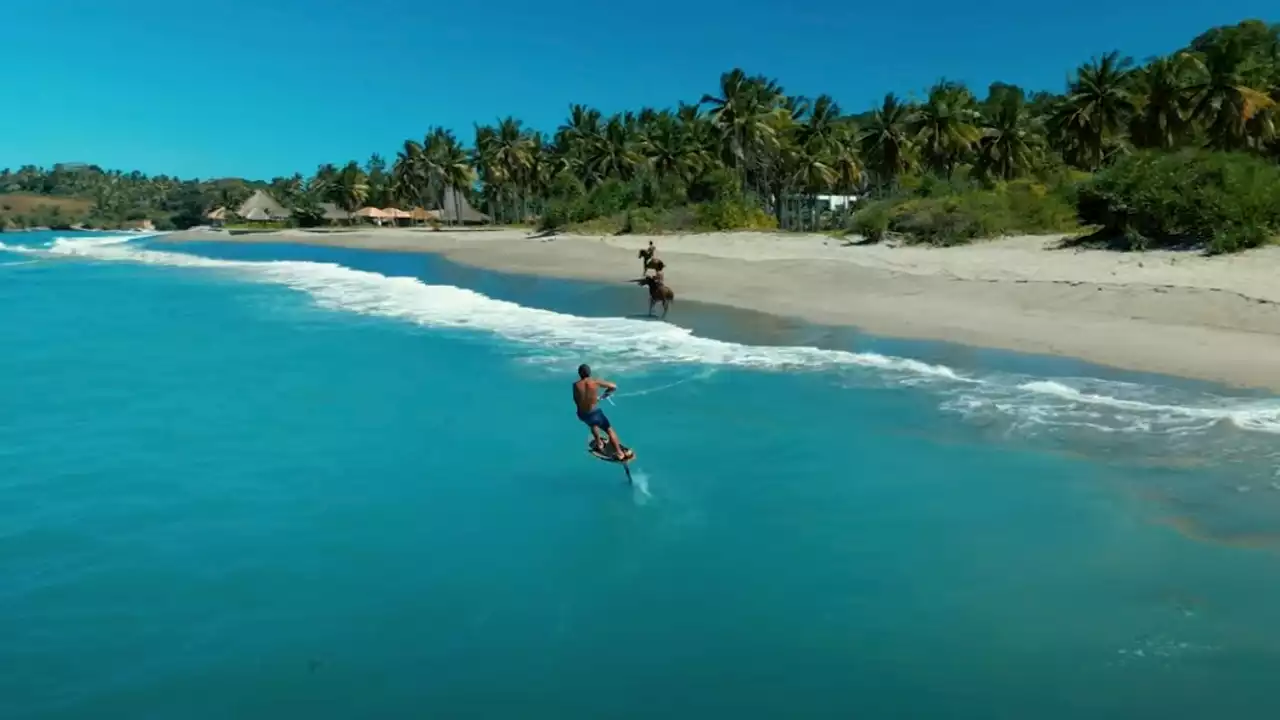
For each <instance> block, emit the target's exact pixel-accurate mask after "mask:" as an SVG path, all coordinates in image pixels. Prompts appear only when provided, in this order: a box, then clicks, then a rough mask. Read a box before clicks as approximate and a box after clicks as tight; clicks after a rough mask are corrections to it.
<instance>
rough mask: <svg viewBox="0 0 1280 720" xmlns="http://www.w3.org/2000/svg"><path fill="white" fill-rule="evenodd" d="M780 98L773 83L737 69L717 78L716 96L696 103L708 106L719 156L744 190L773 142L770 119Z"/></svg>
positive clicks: (776, 109)
mask: <svg viewBox="0 0 1280 720" xmlns="http://www.w3.org/2000/svg"><path fill="white" fill-rule="evenodd" d="M784 98H785V96H784V95H783V93H782V88H780V87H779V86H778V84H777V83H775V82H774V81H772V80H768V79H766V78H764V77H759V76H757V77H754V78H748V77H747V75H746V73H745V72H743V71H742V69H741V68H734V69H733V70H731V71H729V72H727V73H725V74H723V75H721V76H720V95H718V96H716V95H703V96H702V101H701V103H700V104H704V105H706V104H709V105H710V106H711V111H710V113H709V116H710V118H711V122H712V123H713V124H714V125H715V126H716V127H717V128H718V129H719V130H720V134H721V150H722V152H721V156H722V158H723V159H724V160H725V162H726V164H728V165H730V166H731V167H733V169H734V170H735V171H737V173H738V176H739V180H740V182H741V184H742V188H743V190H744V191H745V190H746V189H747V187H748V182H747V180H748V178H747V174H748V172H749V171H750V170H752V169H756V168H759V167H760V164H761V163H760V156H761V154H763V153H764V152H767V150H768V148H769V147H770V145H771V144H772V143H773V142H774V141H775V138H774V137H773V133H774V129H773V125H772V124H771V123H770V119H771V118H772V117H776V114H777V112H778V111H779V110H781V105H782V102H783V100H784ZM764 182H766V183H767V179H765V180H764Z"/></svg>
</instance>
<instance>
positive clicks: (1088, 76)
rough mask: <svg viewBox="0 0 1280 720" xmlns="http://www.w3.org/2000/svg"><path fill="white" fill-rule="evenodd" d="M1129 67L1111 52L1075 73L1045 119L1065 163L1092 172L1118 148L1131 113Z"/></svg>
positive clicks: (1126, 62)
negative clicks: (1064, 93)
mask: <svg viewBox="0 0 1280 720" xmlns="http://www.w3.org/2000/svg"><path fill="white" fill-rule="evenodd" d="M1132 65H1133V60H1132V59H1131V58H1128V57H1123V58H1122V57H1121V56H1120V54H1119V53H1118V52H1115V51H1112V52H1110V53H1107V54H1106V55H1103V56H1102V58H1101V59H1095V60H1092V61H1090V62H1089V63H1087V64H1085V65H1082V66H1080V68H1079V69H1077V70H1076V78H1075V80H1073V81H1072V82H1071V83H1070V87H1069V90H1068V93H1067V95H1066V97H1064V98H1063V99H1062V100H1061V101H1060V102H1059V103H1058V104H1057V106H1056V107H1055V108H1054V109H1053V111H1052V113H1051V115H1050V118H1049V131H1050V133H1051V135H1052V137H1053V138H1054V140H1055V141H1056V142H1057V143H1058V145H1059V147H1060V148H1061V149H1062V151H1063V155H1064V156H1065V157H1066V159H1067V161H1068V162H1072V163H1074V164H1076V165H1079V166H1081V167H1083V168H1085V169H1087V170H1096V169H1097V168H1099V167H1101V166H1102V164H1103V162H1104V161H1105V160H1106V158H1107V157H1108V156H1109V155H1110V154H1112V153H1114V152H1115V151H1117V150H1119V149H1120V148H1121V147H1122V143H1123V129H1124V128H1125V127H1126V126H1127V125H1128V123H1129V119H1130V117H1131V116H1132V115H1133V113H1134V110H1135V107H1134V100H1133V96H1132V94H1131V92H1130V86H1129V85H1130V82H1129V81H1130V77H1131V73H1132V70H1131V68H1132Z"/></svg>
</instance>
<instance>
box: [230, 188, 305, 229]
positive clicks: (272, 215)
mask: <svg viewBox="0 0 1280 720" xmlns="http://www.w3.org/2000/svg"><path fill="white" fill-rule="evenodd" d="M236 215H237V216H239V217H241V218H243V219H245V220H250V221H253V222H270V221H281V220H288V219H289V217H290V216H291V215H293V212H292V211H290V210H289V209H287V208H285V206H283V205H281V204H280V202H279V201H278V200H276V199H275V198H273V197H271V194H270V193H268V192H267V191H266V190H255V191H254V192H253V195H250V196H249V199H248V200H245V201H244V203H243V204H241V205H240V207H239V208H238V209H236Z"/></svg>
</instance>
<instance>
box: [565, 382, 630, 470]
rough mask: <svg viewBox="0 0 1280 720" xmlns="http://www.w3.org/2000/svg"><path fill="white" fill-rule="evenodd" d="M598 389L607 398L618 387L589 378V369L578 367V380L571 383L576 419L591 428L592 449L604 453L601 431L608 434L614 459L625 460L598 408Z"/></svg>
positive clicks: (610, 427)
mask: <svg viewBox="0 0 1280 720" xmlns="http://www.w3.org/2000/svg"><path fill="white" fill-rule="evenodd" d="M600 388H604V395H603V397H609V396H610V395H612V394H613V391H614V390H617V389H618V386H617V385H614V384H613V383H611V382H609V381H608V380H602V379H600V378H593V377H591V368H590V367H588V366H587V365H585V364H584V365H579V366H578V379H577V380H576V381H575V382H574V383H573V404H574V405H576V406H577V407H578V419H579V420H581V421H582V422H583V423H585V424H586V426H587V427H589V428H591V437H592V438H594V440H595V446H594V447H595V448H596V449H597V450H598V451H599V452H604V449H605V445H604V443H603V442H601V441H600V431H601V430H603V431H605V432H606V433H608V434H609V442H610V443H612V444H613V453H614V457H615V458H617V459H618V460H626V459H627V456H626V455H625V454H623V452H622V443H621V442H620V441H619V440H618V434H617V433H616V432H614V431H613V426H612V425H610V424H609V418H607V417H605V416H604V411H603V410H601V409H600V407H599V403H600V397H601V396H600V395H599V391H600Z"/></svg>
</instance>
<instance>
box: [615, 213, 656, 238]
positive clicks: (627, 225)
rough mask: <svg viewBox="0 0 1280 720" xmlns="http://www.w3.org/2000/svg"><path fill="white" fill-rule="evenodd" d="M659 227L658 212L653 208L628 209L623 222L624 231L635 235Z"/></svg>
mask: <svg viewBox="0 0 1280 720" xmlns="http://www.w3.org/2000/svg"><path fill="white" fill-rule="evenodd" d="M657 229H658V213H657V212H656V211H654V210H653V209H652V208H636V209H635V210H628V211H627V216H626V219H625V220H623V223H622V232H624V233H628V234H634V235H643V234H645V233H651V232H654V231H656V230H657Z"/></svg>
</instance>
